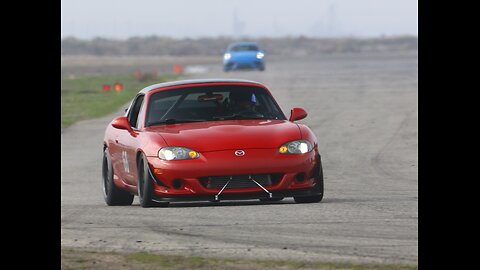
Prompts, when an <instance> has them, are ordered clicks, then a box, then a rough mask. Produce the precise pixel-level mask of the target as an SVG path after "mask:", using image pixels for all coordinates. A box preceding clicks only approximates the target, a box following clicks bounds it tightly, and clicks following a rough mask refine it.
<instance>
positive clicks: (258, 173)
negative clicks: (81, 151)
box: [102, 79, 323, 207]
mask: <svg viewBox="0 0 480 270" xmlns="http://www.w3.org/2000/svg"><path fill="white" fill-rule="evenodd" d="M306 116H307V113H306V112H305V110H303V109H301V108H293V109H292V110H291V113H290V118H289V119H287V118H286V117H285V115H284V114H283V112H282V111H281V109H280V107H279V106H278V104H277V102H276V101H275V99H274V98H273V96H272V95H271V93H270V91H269V90H268V89H267V88H266V87H265V86H264V85H262V84H260V83H258V82H253V81H247V80H224V79H203V80H183V81H175V82H167V83H159V84H155V85H151V86H149V87H146V88H144V89H142V90H141V91H140V92H139V93H138V94H137V95H136V97H135V98H134V99H133V101H132V103H131V105H130V106H129V108H128V109H127V111H126V112H125V115H124V116H120V117H117V118H115V119H114V120H113V121H112V122H111V123H110V124H109V125H108V127H107V128H106V131H105V137H104V141H103V162H102V181H103V192H104V196H105V201H106V203H107V204H108V205H131V204H132V202H133V198H134V196H135V195H137V196H139V201H140V204H141V206H142V207H150V206H162V205H163V206H165V205H168V203H169V202H170V201H220V200H244V199H260V200H261V201H279V200H282V199H283V198H285V197H293V198H294V200H295V202H298V203H308V202H320V201H321V200H322V198H323V171H322V163H321V158H320V154H319V152H318V145H317V139H316V137H315V135H314V134H313V132H312V131H311V130H310V129H309V128H308V127H307V126H305V125H303V124H299V123H295V122H294V121H296V120H300V119H303V118H305V117H306Z"/></svg>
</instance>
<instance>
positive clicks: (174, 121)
mask: <svg viewBox="0 0 480 270" xmlns="http://www.w3.org/2000/svg"><path fill="white" fill-rule="evenodd" d="M205 121H207V120H205V119H175V118H168V119H165V120H161V121H156V122H151V123H148V126H156V125H163V124H165V125H170V124H180V123H191V122H205Z"/></svg>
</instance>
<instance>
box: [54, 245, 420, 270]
mask: <svg viewBox="0 0 480 270" xmlns="http://www.w3.org/2000/svg"><path fill="white" fill-rule="evenodd" d="M61 260H62V269H112V270H113V269H117V270H118V269H172V270H175V269H199V270H217V269H218V270H220V269H233V270H247V269H248V270H260V269H261V270H263V269H272V270H275V269H278V270H280V269H281V270H290V269H303V270H310V269H318V270H387V269H388V270H417V269H418V266H417V265H405V264H361V263H335V262H306V261H299V260H261V259H255V260H248V259H229V258H207V257H199V256H178V255H161V254H152V253H147V252H135V253H117V252H100V251H88V250H78V249H64V248H62V256H61Z"/></svg>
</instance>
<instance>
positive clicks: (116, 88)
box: [113, 81, 123, 92]
mask: <svg viewBox="0 0 480 270" xmlns="http://www.w3.org/2000/svg"><path fill="white" fill-rule="evenodd" d="M113 89H115V91H116V92H120V91H122V89H123V85H122V84H121V83H119V82H118V81H116V82H115V84H113Z"/></svg>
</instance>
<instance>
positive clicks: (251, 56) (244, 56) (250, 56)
mask: <svg viewBox="0 0 480 270" xmlns="http://www.w3.org/2000/svg"><path fill="white" fill-rule="evenodd" d="M230 54H231V56H232V58H231V59H232V60H235V61H241V60H255V59H257V52H256V51H246V52H231V53H230Z"/></svg>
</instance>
